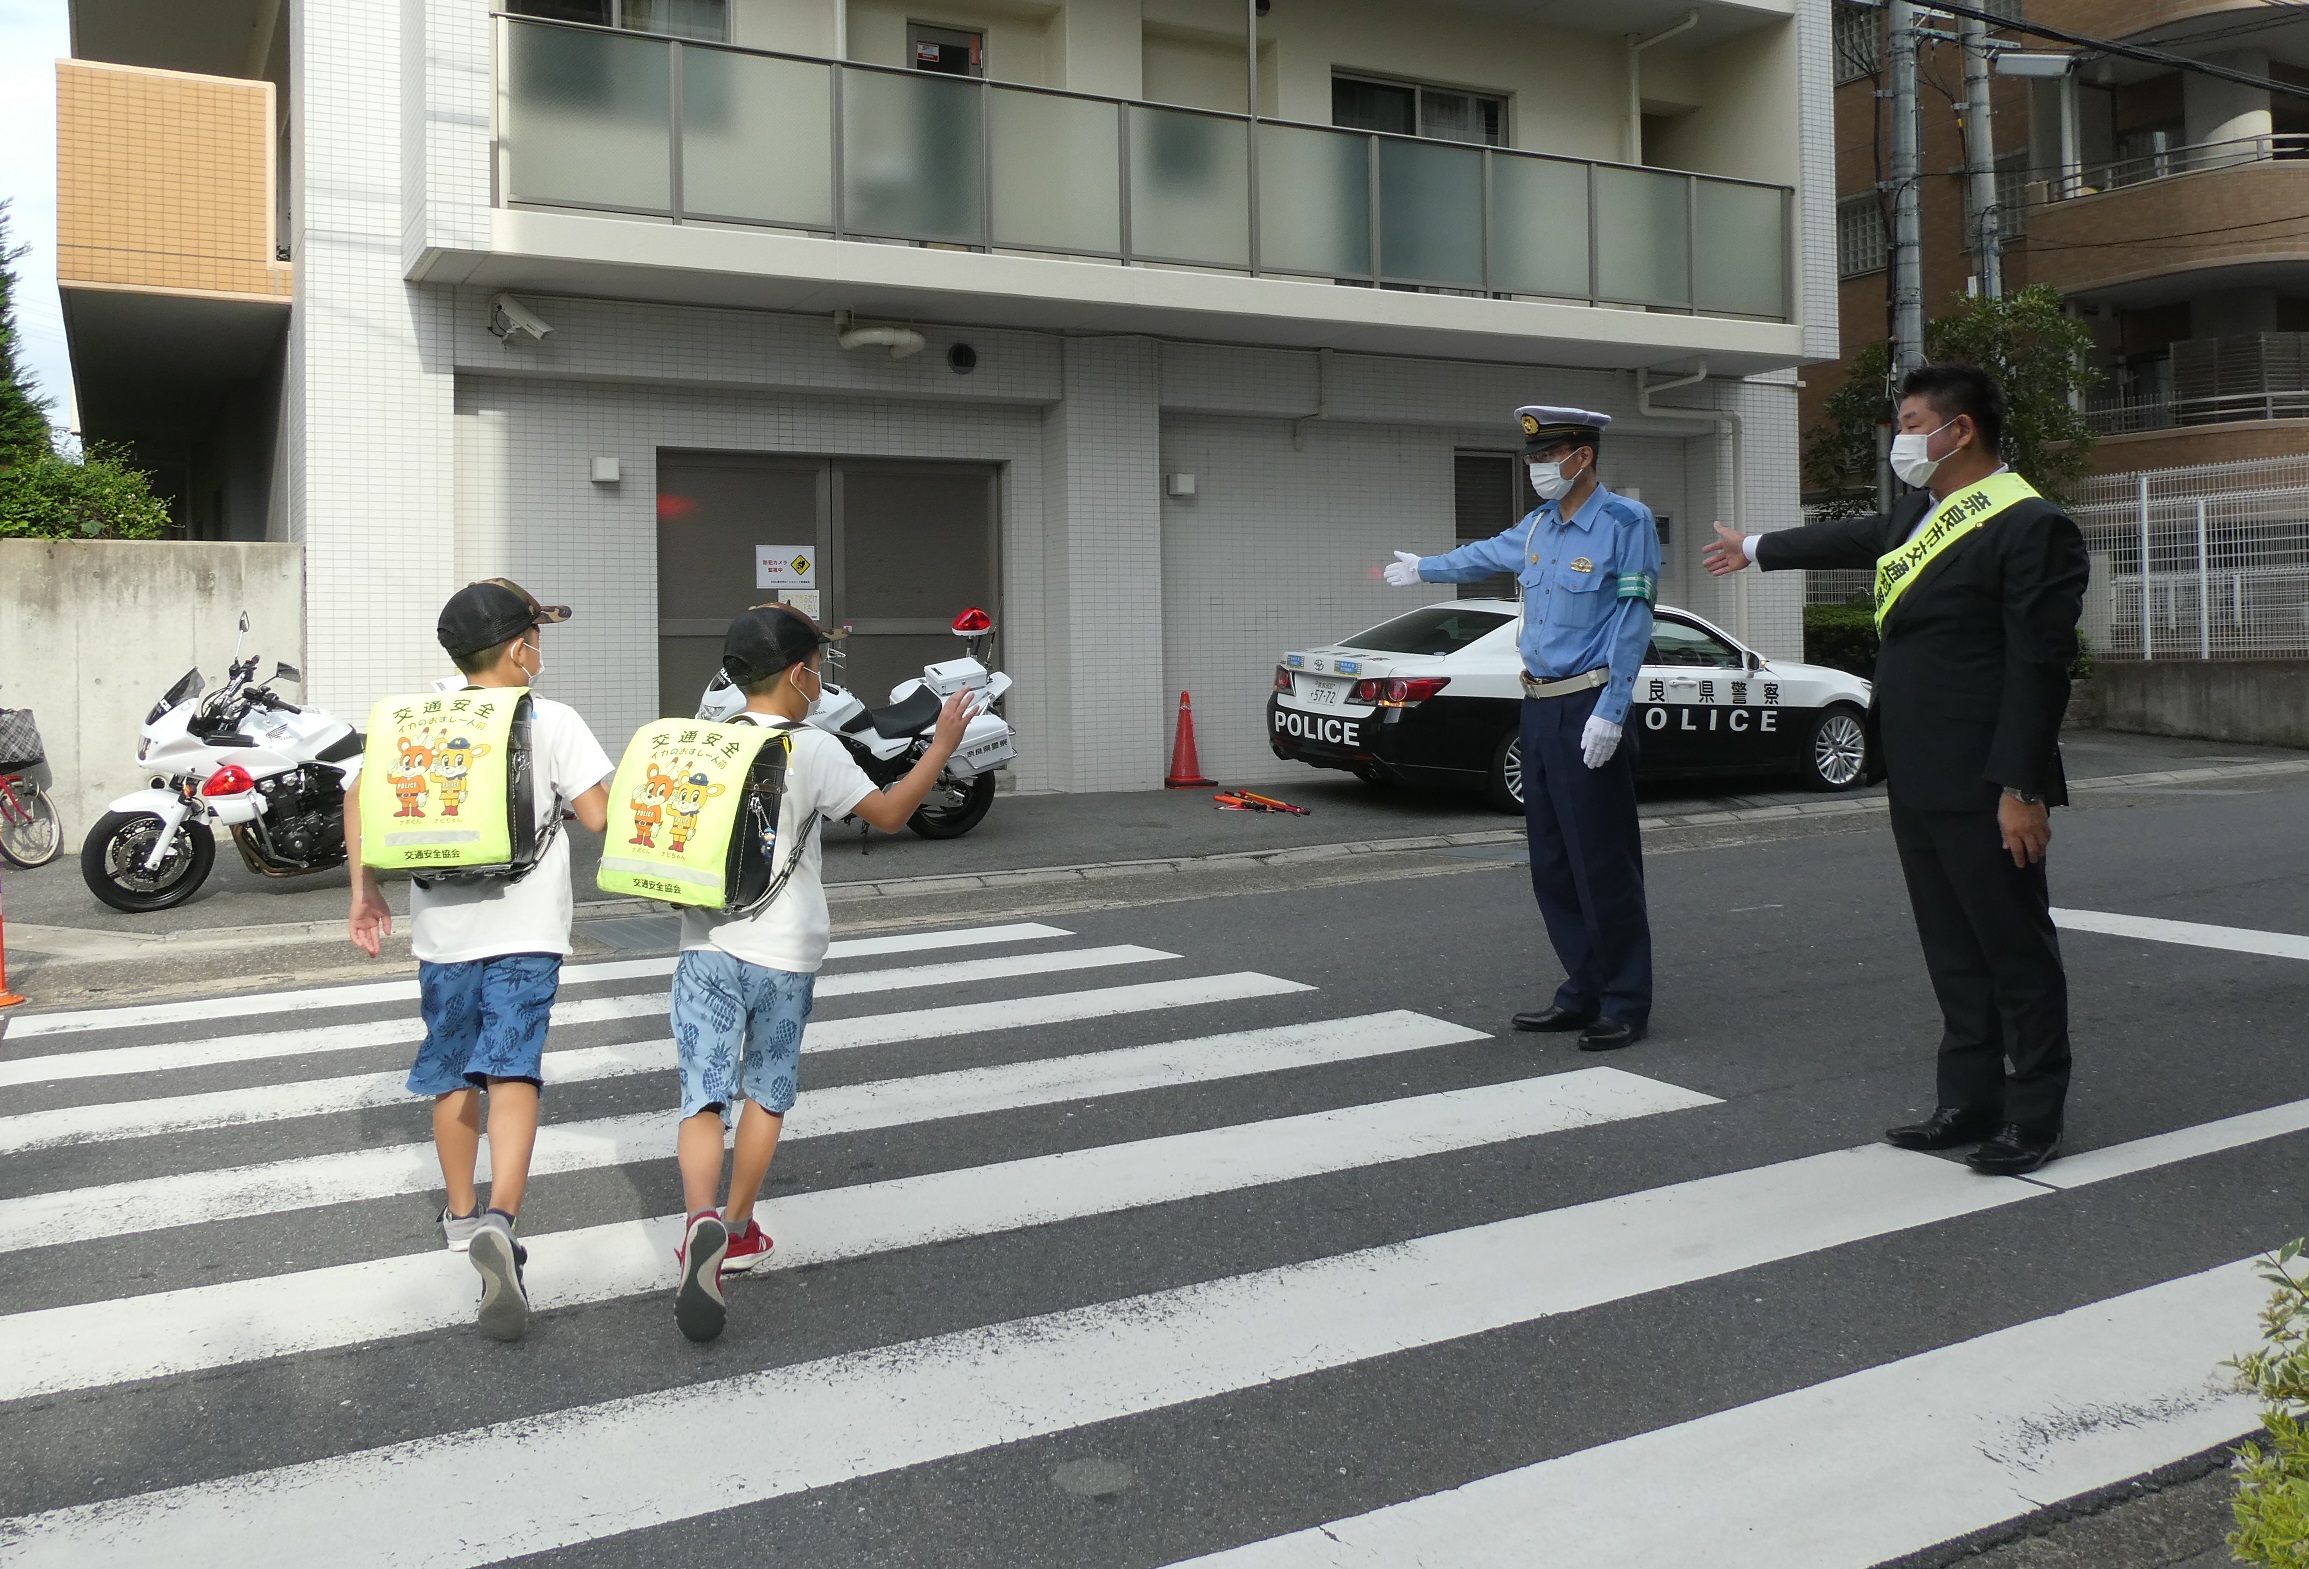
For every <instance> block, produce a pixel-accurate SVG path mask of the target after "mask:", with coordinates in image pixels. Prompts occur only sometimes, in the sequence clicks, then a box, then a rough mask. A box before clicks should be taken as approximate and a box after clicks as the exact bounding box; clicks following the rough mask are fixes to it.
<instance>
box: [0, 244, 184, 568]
mask: <svg viewBox="0 0 2309 1569" xmlns="http://www.w3.org/2000/svg"><path fill="white" fill-rule="evenodd" d="M25 250H26V247H24V246H21V245H17V246H11V245H10V244H9V243H8V204H7V203H6V202H4V201H0V539H158V538H159V537H160V536H161V534H162V533H163V531H165V530H166V529H167V528H168V525H169V514H168V503H167V502H165V501H163V500H161V499H160V498H159V497H158V496H155V495H154V494H153V493H152V482H151V480H150V479H149V478H148V477H147V476H146V475H145V474H144V472H143V471H142V470H140V469H137V468H135V467H133V466H131V465H130V464H129V463H128V461H127V457H126V454H125V453H122V452H118V451H113V450H108V449H104V448H93V449H89V450H84V451H74V450H71V449H70V448H69V447H66V448H64V449H61V450H60V449H59V447H58V444H57V441H56V435H55V432H54V431H52V430H50V429H49V426H48V401H47V400H46V399H45V398H36V397H34V396H33V395H32V389H31V387H30V386H29V385H28V384H27V382H26V380H25V373H24V366H23V364H22V363H21V362H20V361H19V360H18V359H17V357H16V262H17V259H18V258H19V257H21V256H22V255H23V254H24V252H25Z"/></svg>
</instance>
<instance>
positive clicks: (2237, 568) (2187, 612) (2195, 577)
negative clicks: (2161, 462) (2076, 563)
mask: <svg viewBox="0 0 2309 1569" xmlns="http://www.w3.org/2000/svg"><path fill="white" fill-rule="evenodd" d="M2070 512H2071V515H2073V516H2074V517H2075V518H2076V520H2077V524H2078V526H2079V527H2081V528H2082V529H2083V530H2084V536H2085V548H2086V549H2087V550H2088V551H2090V552H2091V553H2092V563H2093V575H2092V583H2091V586H2090V587H2089V588H2088V589H2087V591H2086V596H2085V614H2084V621H2083V625H2082V628H2081V630H2082V631H2083V634H2084V636H2085V639H2086V641H2087V642H2088V643H2089V644H2090V646H2091V648H2092V651H2093V653H2094V654H2095V655H2096V656H2098V657H2101V658H2107V659H2263V658H2286V657H2295V658H2297V657H2300V656H2303V655H2309V457H2298V458H2263V459H2256V460H2253V461H2250V462H2243V463H2208V464H2204V465H2202V466H2200V467H2196V468H2183V469H2165V470H2161V471H2158V472H2155V473H2143V474H2104V475H2101V476H2099V477H2097V478H2094V479H2090V480H2087V481H2085V482H2084V483H2083V484H2082V485H2081V486H2079V487H2078V496H2077V504H2076V505H2075V506H2073V507H2072V508H2071V509H2070ZM2144 563H2145V565H2146V568H2147V570H2146V571H2145V572H2144V571H2143V566H2144Z"/></svg>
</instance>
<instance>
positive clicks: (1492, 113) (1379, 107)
mask: <svg viewBox="0 0 2309 1569" xmlns="http://www.w3.org/2000/svg"><path fill="white" fill-rule="evenodd" d="M1331 123H1332V124H1333V125H1342V126H1345V127H1347V128H1348V129H1349V130H1354V131H1391V132H1393V133H1394V134H1395V135H1397V136H1425V137H1429V138H1432V139H1433V140H1436V141H1444V142H1474V143H1476V144H1478V145H1479V146H1484V147H1504V146H1506V145H1507V100H1506V99H1504V98H1497V97H1493V96H1491V95H1490V94H1487V93H1471V92H1467V91H1464V90H1462V89H1460V88H1456V87H1429V86H1426V85H1425V84H1423V83H1419V82H1382V81H1375V80H1372V79H1370V78H1367V77H1360V76H1334V77H1332V78H1331Z"/></svg>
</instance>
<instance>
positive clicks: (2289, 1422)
mask: <svg viewBox="0 0 2309 1569" xmlns="http://www.w3.org/2000/svg"><path fill="white" fill-rule="evenodd" d="M2302 1251H2303V1248H2302V1244H2301V1243H2300V1242H2288V1243H2286V1244H2285V1246H2284V1247H2283V1248H2281V1249H2280V1250H2278V1253H2277V1256H2276V1257H2275V1258H2273V1259H2266V1260H2264V1261H2263V1262H2262V1265H2261V1273H2262V1275H2263V1276H2264V1277H2265V1278H2266V1279H2267V1280H2268V1282H2269V1284H2270V1285H2271V1286H2272V1287H2274V1288H2275V1290H2274V1293H2273V1294H2272V1295H2271V1297H2270V1299H2269V1305H2268V1306H2267V1307H2266V1308H2264V1309H2262V1311H2261V1334H2262V1342H2261V1349H2260V1350H2258V1351H2254V1352H2251V1353H2250V1354H2248V1355H2245V1356H2241V1357H2239V1358H2237V1359H2236V1360H2235V1361H2234V1362H2232V1363H2231V1364H2230V1366H2232V1367H2234V1368H2235V1369H2236V1370H2237V1376H2238V1382H2239V1383H2240V1384H2242V1385H2244V1386H2245V1387H2246V1388H2247V1389H2249V1390H2251V1391H2252V1392H2253V1393H2254V1394H2256V1395H2258V1396H2260V1398H2261V1425H2262V1427H2263V1428H2264V1429H2266V1430H2267V1433H2268V1438H2269V1442H2268V1445H2267V1447H2265V1448H2264V1447H2263V1446H2262V1445H2260V1444H2245V1445H2243V1446H2241V1447H2240V1448H2239V1449H2238V1451H2237V1463H2236V1475H2237V1496H2236V1498H2235V1499H2234V1500H2233V1501H2232V1502H2231V1505H2230V1508H2231V1510H2232V1512H2233V1513H2234V1514H2235V1516H2236V1520H2237V1529H2236V1530H2235V1531H2233V1532H2231V1533H2230V1535H2229V1548H2230V1551H2232V1552H2233V1553H2235V1554H2236V1555H2237V1557H2239V1558H2241V1559H2243V1560H2244V1561H2245V1562H2246V1563H2252V1564H2272V1565H2277V1566H2280V1569H2309V1280H2304V1279H2303V1278H2302V1277H2300V1276H2296V1275H2295V1274H2294V1273H2293V1272H2292V1271H2291V1270H2290V1269H2288V1268H2287V1266H2288V1265H2290V1264H2292V1263H2293V1262H2294V1261H2295V1260H2296V1259H2298V1258H2299V1257H2300V1256H2301V1254H2302Z"/></svg>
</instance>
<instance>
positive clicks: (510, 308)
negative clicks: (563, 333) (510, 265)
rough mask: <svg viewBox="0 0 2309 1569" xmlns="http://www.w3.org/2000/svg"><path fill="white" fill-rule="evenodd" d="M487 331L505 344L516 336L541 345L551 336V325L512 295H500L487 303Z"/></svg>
mask: <svg viewBox="0 0 2309 1569" xmlns="http://www.w3.org/2000/svg"><path fill="white" fill-rule="evenodd" d="M489 330H490V331H491V332H494V333H495V334H497V336H498V337H500V338H503V339H504V340H505V341H506V342H507V343H511V342H512V341H513V339H514V337H515V336H516V335H519V336H521V337H525V338H527V339H529V340H530V341H531V342H532V343H543V342H544V341H545V340H546V339H547V338H548V337H551V336H552V334H553V324H552V323H551V322H549V321H547V320H546V319H545V318H544V317H542V316H540V315H538V314H537V313H536V312H535V311H533V310H531V309H529V307H528V306H526V305H523V304H522V303H521V302H520V301H519V300H517V299H515V298H514V297H513V296H512V295H510V294H500V295H498V296H497V298H495V299H493V300H491V301H490V302H489Z"/></svg>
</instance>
